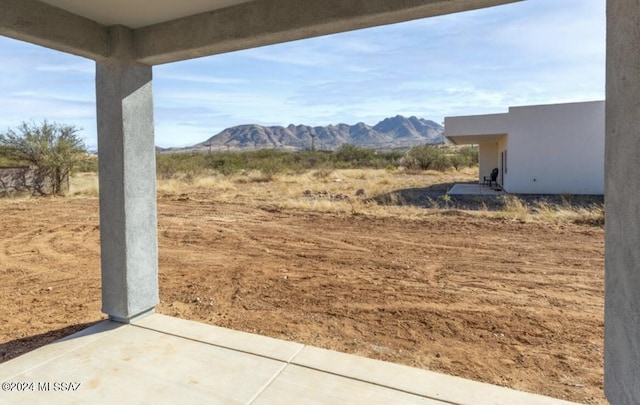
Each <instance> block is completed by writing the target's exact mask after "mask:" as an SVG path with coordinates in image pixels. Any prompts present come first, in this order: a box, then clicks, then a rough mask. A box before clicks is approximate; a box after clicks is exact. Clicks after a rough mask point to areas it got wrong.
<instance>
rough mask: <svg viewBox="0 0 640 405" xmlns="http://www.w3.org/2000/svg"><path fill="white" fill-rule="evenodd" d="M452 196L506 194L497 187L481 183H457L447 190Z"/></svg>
mask: <svg viewBox="0 0 640 405" xmlns="http://www.w3.org/2000/svg"><path fill="white" fill-rule="evenodd" d="M447 194H449V195H452V196H499V195H505V194H507V193H506V192H504V191H503V190H502V189H500V188H498V187H495V186H494V187H489V186H483V185H482V184H479V183H476V184H466V183H458V184H455V185H454V186H453V187H451V188H450V189H449V191H447Z"/></svg>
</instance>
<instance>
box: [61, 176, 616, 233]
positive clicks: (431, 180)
mask: <svg viewBox="0 0 640 405" xmlns="http://www.w3.org/2000/svg"><path fill="white" fill-rule="evenodd" d="M477 176H478V170H477V168H475V169H474V168H465V169H463V170H460V171H450V172H445V173H443V172H438V171H426V172H409V171H406V170H402V169H400V170H394V171H389V170H384V169H380V170H374V169H344V170H316V171H310V172H307V173H303V174H297V175H296V174H280V175H278V176H275V177H269V179H267V178H266V177H265V176H264V175H263V174H262V173H260V172H259V171H254V172H246V171H245V172H241V173H239V174H237V175H234V176H224V175H221V174H216V173H211V174H207V175H203V176H199V177H185V178H177V179H176V178H173V179H158V181H157V191H158V195H159V196H161V197H162V196H172V195H176V196H180V195H189V196H190V197H191V198H196V199H197V198H198V197H197V195H198V194H206V198H208V199H212V198H213V199H214V200H216V201H220V202H224V203H239V204H245V205H250V206H255V207H257V208H258V207H271V208H277V209H291V210H302V211H313V212H325V213H336V214H352V215H354V214H355V215H372V216H377V217H403V218H425V217H429V216H433V215H438V214H443V215H449V214H451V211H452V207H453V204H451V206H450V201H449V199H448V198H447V197H448V196H446V195H445V196H440V197H428V198H427V199H428V200H429V201H431V202H435V203H437V204H433V205H434V206H439V207H441V208H432V209H425V208H424V207H422V206H420V205H419V204H415V203H414V202H413V201H407V195H406V194H403V192H404V191H406V190H414V189H415V190H424V189H428V188H429V187H432V186H437V185H438V184H449V183H455V182H468V181H474V180H475V179H476V178H477ZM70 195H72V196H89V197H95V196H97V195H98V181H97V176H96V174H94V173H81V174H78V175H76V176H74V178H73V179H72V183H71V192H70ZM373 198H375V201H374V200H373ZM458 212H459V211H458ZM465 214H468V215H480V216H487V217H494V218H500V219H507V220H517V221H543V222H574V223H583V224H591V225H602V224H603V223H604V206H602V205H601V204H599V205H598V204H594V205H591V206H588V207H580V206H576V205H572V204H571V203H570V202H569V201H564V202H563V203H562V204H551V203H547V202H544V201H542V202H540V201H538V202H534V203H529V204H528V203H527V202H525V201H524V200H523V199H521V198H519V197H517V196H512V195H508V196H505V197H504V199H503V201H502V209H500V210H498V211H491V210H489V209H488V208H487V207H486V205H483V204H480V205H479V208H478V209H475V210H473V211H466V212H465Z"/></svg>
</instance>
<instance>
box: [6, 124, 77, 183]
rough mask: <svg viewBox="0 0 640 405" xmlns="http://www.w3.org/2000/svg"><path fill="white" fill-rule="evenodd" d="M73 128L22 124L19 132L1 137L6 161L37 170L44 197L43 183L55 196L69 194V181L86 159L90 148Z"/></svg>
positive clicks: (7, 133) (62, 125)
mask: <svg viewBox="0 0 640 405" xmlns="http://www.w3.org/2000/svg"><path fill="white" fill-rule="evenodd" d="M79 131H80V129H79V128H77V127H75V126H73V125H66V124H60V123H56V122H53V123H50V122H48V121H47V120H44V121H42V122H41V123H32V122H23V123H21V124H20V125H19V126H18V127H17V129H16V130H12V129H10V130H8V131H7V132H6V133H4V134H0V147H2V153H3V155H4V156H5V158H8V159H9V160H11V161H13V162H20V163H23V164H28V165H30V166H32V167H35V168H36V169H37V176H38V177H39V179H40V180H39V181H38V182H37V183H38V184H36V185H35V187H36V189H38V191H40V192H41V193H43V192H44V191H43V189H42V187H43V184H44V180H45V179H46V180H48V181H49V183H50V184H51V192H52V193H53V194H62V193H64V192H65V191H66V185H68V184H69V178H70V176H71V174H72V173H74V172H75V171H77V169H78V165H79V164H80V162H82V161H83V160H84V159H86V157H87V148H86V146H85V145H84V142H83V141H82V139H81V138H80V137H79V136H78V132H79Z"/></svg>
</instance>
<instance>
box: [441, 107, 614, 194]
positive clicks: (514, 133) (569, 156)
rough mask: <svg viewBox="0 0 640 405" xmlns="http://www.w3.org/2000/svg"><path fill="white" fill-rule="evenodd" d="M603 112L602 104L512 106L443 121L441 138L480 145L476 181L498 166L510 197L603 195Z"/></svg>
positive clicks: (500, 180)
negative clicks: (492, 111) (507, 110)
mask: <svg viewBox="0 0 640 405" xmlns="http://www.w3.org/2000/svg"><path fill="white" fill-rule="evenodd" d="M604 111H605V102H604V101H590V102H581V103H568V104H553V105H539V106H526V107H511V108H509V112H508V113H507V114H491V115H477V116H466V117H447V118H446V119H445V135H446V136H447V137H448V138H449V139H450V140H451V141H453V142H454V143H456V144H479V145H480V180H482V178H483V177H484V176H486V175H488V174H487V173H490V172H491V169H493V168H494V167H497V168H499V169H500V173H499V175H498V182H499V183H501V184H502V186H503V188H504V189H505V190H506V191H507V192H509V193H515V194H604V138H605V137H604ZM501 133H504V134H506V135H500V134H501ZM494 145H495V146H494ZM491 159H494V160H493V163H492V162H491ZM503 159H504V161H503Z"/></svg>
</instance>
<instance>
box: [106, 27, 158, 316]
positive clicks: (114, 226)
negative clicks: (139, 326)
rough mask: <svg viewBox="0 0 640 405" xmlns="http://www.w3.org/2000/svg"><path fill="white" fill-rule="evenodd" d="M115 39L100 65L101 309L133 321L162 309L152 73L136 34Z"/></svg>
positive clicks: (115, 34)
mask: <svg viewBox="0 0 640 405" xmlns="http://www.w3.org/2000/svg"><path fill="white" fill-rule="evenodd" d="M111 41H112V44H111V47H112V50H111V55H112V56H111V57H110V58H107V59H104V60H99V61H97V64H96V98H97V114H98V159H99V181H100V239H101V240H100V244H101V250H102V252H101V264H102V310H103V312H105V313H107V314H108V315H109V316H110V318H111V319H113V320H116V321H120V322H130V321H131V320H132V319H133V318H136V317H138V316H141V315H144V314H146V313H149V312H152V311H153V309H154V307H155V306H156V305H157V304H158V242H157V214H156V183H155V179H156V167H155V145H154V136H153V95H152V91H151V81H152V68H151V66H148V65H143V64H140V63H137V62H135V61H134V59H133V57H132V55H133V51H132V49H133V35H132V32H131V31H130V30H129V29H127V28H124V27H113V28H111Z"/></svg>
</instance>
